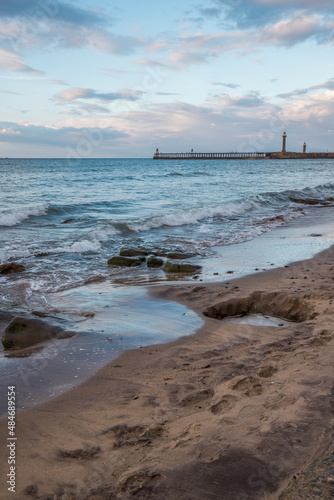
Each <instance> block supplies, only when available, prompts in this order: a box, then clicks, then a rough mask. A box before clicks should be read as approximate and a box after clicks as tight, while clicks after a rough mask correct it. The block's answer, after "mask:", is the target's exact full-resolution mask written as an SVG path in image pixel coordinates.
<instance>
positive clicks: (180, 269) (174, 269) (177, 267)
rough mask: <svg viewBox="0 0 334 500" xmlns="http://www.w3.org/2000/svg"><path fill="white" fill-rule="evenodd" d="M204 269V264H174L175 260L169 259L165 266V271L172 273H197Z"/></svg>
mask: <svg viewBox="0 0 334 500" xmlns="http://www.w3.org/2000/svg"><path fill="white" fill-rule="evenodd" d="M201 269H202V266H196V265H193V264H187V263H184V264H174V263H173V262H169V261H167V262H166V264H165V265H164V267H163V270H164V271H165V273H172V274H195V273H198V271H200V270H201Z"/></svg>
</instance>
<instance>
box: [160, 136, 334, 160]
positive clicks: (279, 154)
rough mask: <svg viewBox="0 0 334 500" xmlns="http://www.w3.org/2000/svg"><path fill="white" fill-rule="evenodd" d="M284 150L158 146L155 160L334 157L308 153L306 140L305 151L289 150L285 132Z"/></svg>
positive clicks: (328, 154)
mask: <svg viewBox="0 0 334 500" xmlns="http://www.w3.org/2000/svg"><path fill="white" fill-rule="evenodd" d="M282 137H283V143H282V151H276V152H271V153H270V152H268V153H262V152H261V153H259V152H251V153H238V152H234V151H232V152H231V153H196V152H194V150H193V149H192V150H191V151H190V152H189V153H161V152H160V151H159V149H158V148H157V149H156V151H155V153H154V155H153V160H268V159H269V160H305V159H308V160H312V159H313V160H317V159H320V158H321V159H334V152H332V153H324V152H319V153H307V152H306V142H304V144H303V152H300V153H297V152H295V153H294V152H289V151H287V150H286V138H287V134H286V133H285V132H284V133H283V136H282Z"/></svg>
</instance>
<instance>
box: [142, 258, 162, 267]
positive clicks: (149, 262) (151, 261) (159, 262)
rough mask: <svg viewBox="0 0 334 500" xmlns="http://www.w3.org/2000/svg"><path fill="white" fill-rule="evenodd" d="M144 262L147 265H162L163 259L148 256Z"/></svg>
mask: <svg viewBox="0 0 334 500" xmlns="http://www.w3.org/2000/svg"><path fill="white" fill-rule="evenodd" d="M146 263H147V267H162V266H163V265H164V261H163V260H162V259H159V257H149V258H148V259H147V261H146Z"/></svg>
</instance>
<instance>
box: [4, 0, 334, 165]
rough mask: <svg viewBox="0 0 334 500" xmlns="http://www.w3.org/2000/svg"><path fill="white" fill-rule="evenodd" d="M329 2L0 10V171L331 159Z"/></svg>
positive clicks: (88, 4) (29, 2) (17, 6)
mask: <svg viewBox="0 0 334 500" xmlns="http://www.w3.org/2000/svg"><path fill="white" fill-rule="evenodd" d="M333 49H334V2H333V0H317V1H316V2H315V1H314V0H207V1H206V2H205V3H204V2H198V1H196V0H194V1H193V0H183V1H182V2H180V1H179V0H178V1H176V0H169V1H168V2H157V1H156V0H155V1H154V0H141V1H140V2H139V1H138V0H123V1H122V2H113V1H107V0H94V2H92V1H88V0H81V1H80V2H79V1H75V0H10V1H8V0H0V105H1V117H0V157H15V158H29V157H32V158H34V157H40V158H89V157H93V158H99V157H101V158H111V157H115V158H130V157H132V158H136V157H144V158H146V157H152V155H153V153H154V151H155V149H156V148H159V150H160V151H162V152H185V151H190V149H191V148H193V149H194V151H197V152H205V151H207V152H224V151H227V152H229V151H241V152H242V151H245V152H248V151H261V152H264V151H279V150H280V149H281V144H282V133H283V132H284V131H285V132H286V133H287V150H288V151H302V145H303V143H304V141H306V143H307V150H308V151H327V150H329V151H334V123H333V116H334V58H333V55H334V50H333Z"/></svg>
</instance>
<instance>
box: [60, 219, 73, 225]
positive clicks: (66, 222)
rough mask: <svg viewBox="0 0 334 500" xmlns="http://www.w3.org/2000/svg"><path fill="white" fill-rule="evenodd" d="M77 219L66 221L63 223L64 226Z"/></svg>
mask: <svg viewBox="0 0 334 500" xmlns="http://www.w3.org/2000/svg"><path fill="white" fill-rule="evenodd" d="M74 220H75V219H66V220H64V221H63V222H62V224H69V223H70V222H73V221H74Z"/></svg>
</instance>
